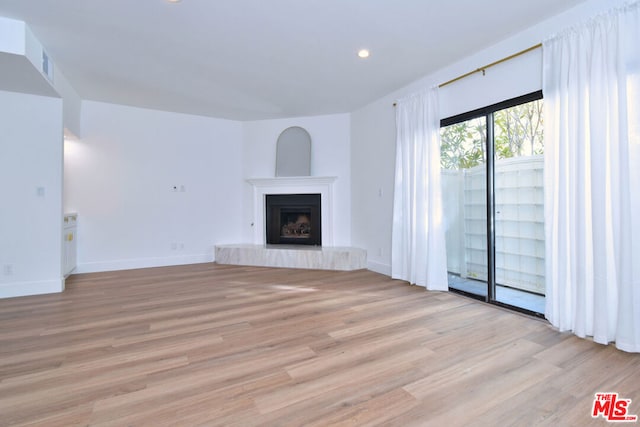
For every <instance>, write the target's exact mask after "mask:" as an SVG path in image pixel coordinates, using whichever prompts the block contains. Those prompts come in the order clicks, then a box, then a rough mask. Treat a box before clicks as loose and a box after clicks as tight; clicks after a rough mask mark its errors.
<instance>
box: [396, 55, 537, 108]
mask: <svg viewBox="0 0 640 427" xmlns="http://www.w3.org/2000/svg"><path fill="white" fill-rule="evenodd" d="M540 47H542V43H538V44H536V45H534V46H531V47H528V48H526V49H525V50H521V51H520V52H517V53H514V54H513V55H509V56H507V57H504V58H502V59H499V60H497V61H494V62H492V63H491V64H487V65H485V66H484V67H480V68H476V69H475V70H473V71H469V72H468V73H466V74H463V75H461V76H458V77H456V78H455V79H451V80H447V81H446V82H444V83H440V84H439V85H438V87H444V86H447V85H450V84H451V83H454V82H457V81H458V80H462V79H464V78H465V77H469V76H470V75H472V74H475V73H482V75H483V76H484V73H485V71H486V70H487V68H491V67H493V66H494V65H498V64H502V63H503V62H507V61H509V60H510V59H513V58H516V57H518V56H520V55H524V54H525V53H527V52H531V51H532V50H535V49H538V48H540ZM397 104H398V103H397V102H394V103H393V106H394V107H395V106H396V105H397Z"/></svg>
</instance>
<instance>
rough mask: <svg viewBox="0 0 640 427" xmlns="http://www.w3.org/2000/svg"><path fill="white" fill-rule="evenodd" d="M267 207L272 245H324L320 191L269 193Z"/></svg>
mask: <svg viewBox="0 0 640 427" xmlns="http://www.w3.org/2000/svg"><path fill="white" fill-rule="evenodd" d="M265 207H266V234H267V236H266V242H267V243H268V244H295V245H317V246H320V245H321V243H322V241H321V229H320V224H321V219H320V213H321V209H320V194H273V195H272V194H268V195H266V196H265Z"/></svg>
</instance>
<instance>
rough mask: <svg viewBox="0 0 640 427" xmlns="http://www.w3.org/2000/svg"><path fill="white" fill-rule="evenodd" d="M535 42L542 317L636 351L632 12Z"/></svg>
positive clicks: (639, 173) (637, 23)
mask: <svg viewBox="0 0 640 427" xmlns="http://www.w3.org/2000/svg"><path fill="white" fill-rule="evenodd" d="M639 4H640V3H638V2H635V3H634V4H628V5H626V6H625V7H624V8H620V9H617V10H613V11H610V12H608V13H606V14H603V15H601V16H598V17H597V18H594V19H593V20H591V21H590V22H588V23H586V24H584V25H580V26H578V27H576V28H572V29H570V30H568V31H566V32H565V33H563V34H561V35H559V36H556V37H554V38H552V39H550V40H547V41H545V42H544V43H543V64H544V71H543V93H544V120H545V222H546V236H545V237H546V255H545V257H546V260H547V262H546V264H547V265H546V283H547V289H546V317H547V318H548V319H549V321H550V322H551V323H552V324H553V325H554V326H556V327H558V328H559V329H560V330H563V331H564V330H569V331H573V332H574V333H575V334H576V335H578V336H580V337H586V336H590V337H593V340H594V341H596V342H598V343H602V344H607V343H609V342H615V343H616V346H617V347H618V348H620V349H622V350H625V351H630V352H640V130H639V128H640V12H639V7H638V6H639Z"/></svg>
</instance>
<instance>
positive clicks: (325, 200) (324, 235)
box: [247, 176, 336, 248]
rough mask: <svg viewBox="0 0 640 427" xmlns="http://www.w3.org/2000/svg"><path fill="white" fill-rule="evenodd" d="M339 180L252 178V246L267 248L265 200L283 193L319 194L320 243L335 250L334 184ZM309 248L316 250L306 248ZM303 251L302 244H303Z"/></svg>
mask: <svg viewBox="0 0 640 427" xmlns="http://www.w3.org/2000/svg"><path fill="white" fill-rule="evenodd" d="M335 180H336V177H331V176H329V177H319V176H309V177H278V178H251V179H248V180H247V182H248V183H249V184H251V187H252V188H253V221H252V224H251V226H252V229H253V242H252V243H253V244H256V245H264V244H266V243H267V240H266V236H267V230H266V223H267V221H266V197H267V195H281V194H319V195H320V205H321V207H322V215H321V218H320V242H321V245H322V247H333V245H334V244H333V241H334V230H333V183H334V182H335ZM305 246H306V247H313V246H309V245H305ZM300 247H301V248H302V247H303V245H300Z"/></svg>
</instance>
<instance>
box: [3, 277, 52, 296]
mask: <svg viewBox="0 0 640 427" xmlns="http://www.w3.org/2000/svg"><path fill="white" fill-rule="evenodd" d="M62 291H64V278H60V279H54V280H39V281H36V282H14V283H2V284H0V298H14V297H24V296H28V295H42V294H55V293H60V292H62Z"/></svg>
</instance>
